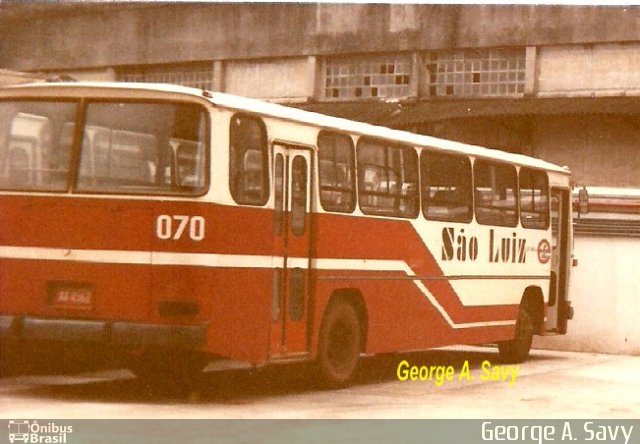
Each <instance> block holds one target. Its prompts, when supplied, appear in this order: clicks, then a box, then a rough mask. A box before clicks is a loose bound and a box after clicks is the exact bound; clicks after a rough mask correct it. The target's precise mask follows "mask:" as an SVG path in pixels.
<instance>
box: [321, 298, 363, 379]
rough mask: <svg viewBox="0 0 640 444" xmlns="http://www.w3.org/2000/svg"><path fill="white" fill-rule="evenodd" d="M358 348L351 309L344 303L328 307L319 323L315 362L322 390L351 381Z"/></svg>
mask: <svg viewBox="0 0 640 444" xmlns="http://www.w3.org/2000/svg"><path fill="white" fill-rule="evenodd" d="M361 344H362V330H361V328H360V319H359V318H358V314H357V312H356V310H355V308H354V307H353V305H351V304H348V303H345V302H338V303H336V304H332V305H330V306H329V308H328V309H327V312H326V313H325V316H324V319H323V321H322V328H321V329H320V338H319V343H318V357H317V361H316V367H317V371H318V376H319V378H320V382H321V383H322V384H323V386H325V387H329V388H338V387H343V386H345V385H347V384H348V383H349V382H350V381H351V379H352V378H353V376H354V375H355V371H356V367H357V365H358V358H359V356H360V348H361Z"/></svg>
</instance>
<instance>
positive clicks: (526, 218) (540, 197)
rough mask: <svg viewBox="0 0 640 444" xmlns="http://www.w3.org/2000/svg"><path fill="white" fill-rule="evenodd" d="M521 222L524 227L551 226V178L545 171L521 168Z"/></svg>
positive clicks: (540, 227)
mask: <svg viewBox="0 0 640 444" xmlns="http://www.w3.org/2000/svg"><path fill="white" fill-rule="evenodd" d="M519 185H520V223H522V226H523V227H524V228H538V229H543V230H546V229H547V227H548V226H549V179H548V178H547V173H545V172H544V171H537V170H534V169H531V168H526V167H522V168H520V181H519Z"/></svg>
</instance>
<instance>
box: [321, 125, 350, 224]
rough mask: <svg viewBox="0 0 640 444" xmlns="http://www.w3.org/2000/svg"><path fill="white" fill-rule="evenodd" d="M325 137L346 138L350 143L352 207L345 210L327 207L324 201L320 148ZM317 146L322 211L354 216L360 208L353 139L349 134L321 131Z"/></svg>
mask: <svg viewBox="0 0 640 444" xmlns="http://www.w3.org/2000/svg"><path fill="white" fill-rule="evenodd" d="M324 136H329V137H334V138H344V139H346V140H348V141H349V154H350V159H349V160H350V161H351V165H350V175H351V181H350V184H351V190H350V196H351V205H350V206H349V208H346V207H345V208H344V209H338V207H337V205H332V206H329V207H328V206H327V205H325V201H324V200H323V199H322V167H321V159H320V152H321V151H322V147H321V146H320V138H321V137H324ZM316 146H317V150H318V154H317V156H318V167H317V169H318V198H319V200H320V205H321V206H322V209H323V210H324V211H327V212H332V213H343V214H352V213H353V212H354V211H355V210H356V207H357V206H358V186H357V182H358V178H357V167H356V162H357V160H356V149H355V144H354V143H353V138H352V137H351V136H350V135H349V134H346V133H341V132H338V131H329V130H320V131H319V132H318V136H317V138H316Z"/></svg>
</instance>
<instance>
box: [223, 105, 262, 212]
mask: <svg viewBox="0 0 640 444" xmlns="http://www.w3.org/2000/svg"><path fill="white" fill-rule="evenodd" d="M229 132H230V134H229V188H230V191H231V196H232V197H233V199H234V200H235V201H236V202H237V203H239V204H248V205H264V204H266V203H267V199H268V198H269V169H268V168H269V163H268V161H269V159H268V153H267V149H268V145H267V132H266V129H265V127H264V124H263V123H262V120H260V119H258V118H254V117H249V116H244V115H240V114H236V115H234V116H233V117H232V118H231V125H230V130H229Z"/></svg>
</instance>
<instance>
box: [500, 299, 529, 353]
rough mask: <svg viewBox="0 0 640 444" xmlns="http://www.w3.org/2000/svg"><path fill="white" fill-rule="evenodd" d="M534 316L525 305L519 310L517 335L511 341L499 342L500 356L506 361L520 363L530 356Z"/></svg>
mask: <svg viewBox="0 0 640 444" xmlns="http://www.w3.org/2000/svg"><path fill="white" fill-rule="evenodd" d="M533 329H534V327H533V317H532V316H531V314H530V313H529V312H528V311H527V310H526V309H525V308H523V307H521V308H520V311H519V312H518V320H517V321H516V335H515V337H514V338H513V339H511V340H510V341H504V342H500V343H498V350H499V352H500V358H501V359H502V360H503V361H504V362H511V363H520V362H524V361H525V360H526V359H527V358H528V357H529V351H530V350H531V344H532V342H533Z"/></svg>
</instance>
